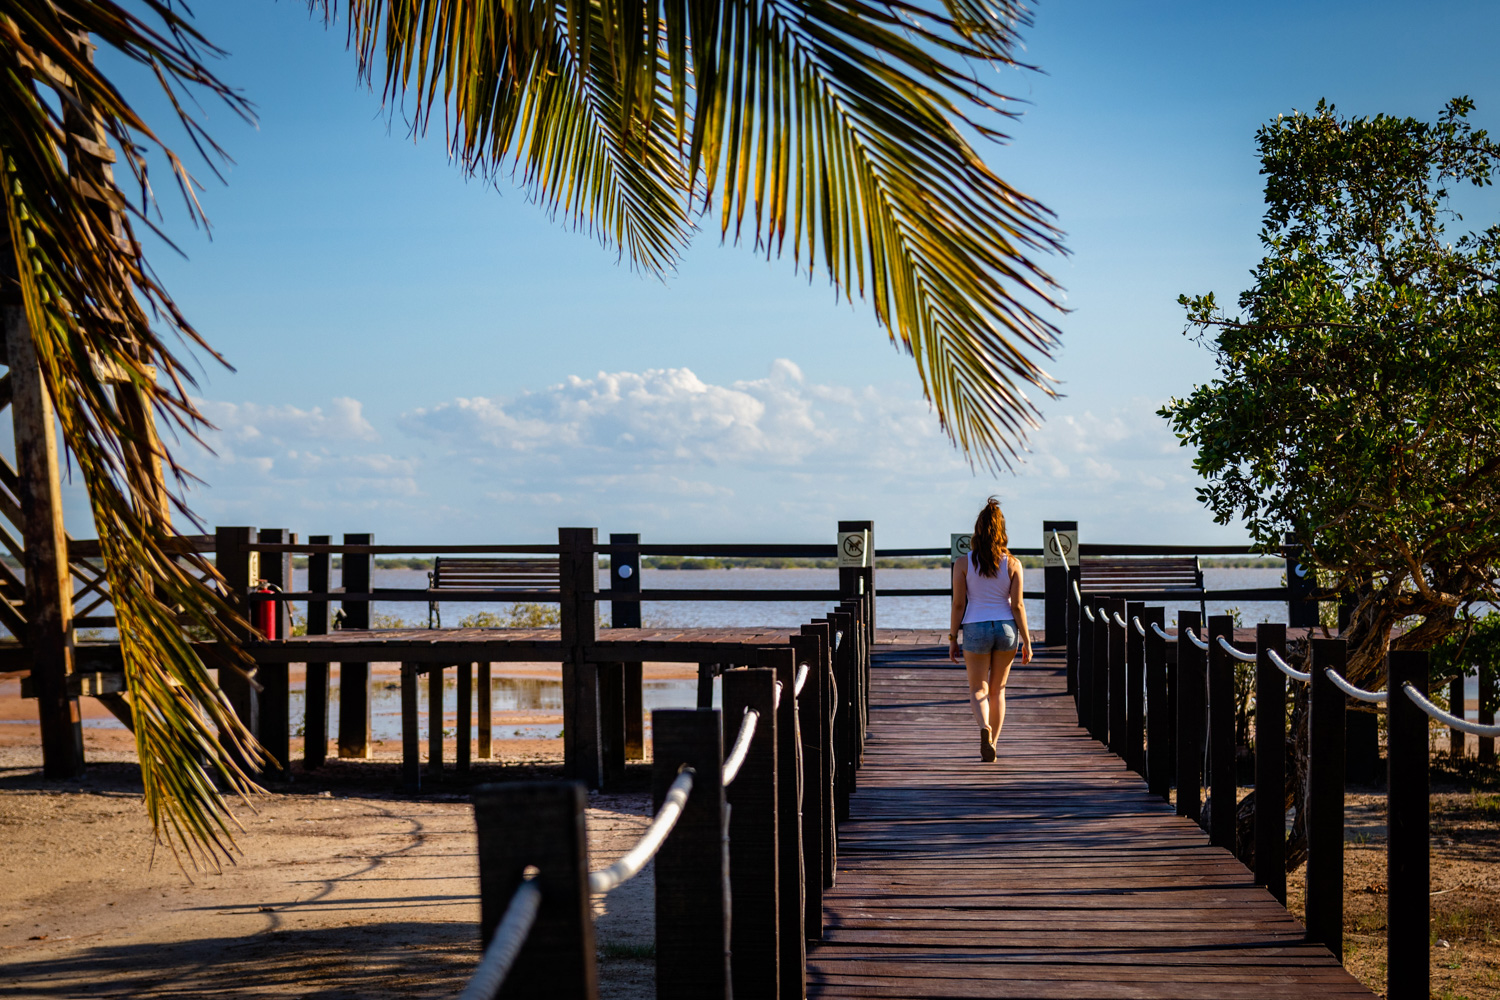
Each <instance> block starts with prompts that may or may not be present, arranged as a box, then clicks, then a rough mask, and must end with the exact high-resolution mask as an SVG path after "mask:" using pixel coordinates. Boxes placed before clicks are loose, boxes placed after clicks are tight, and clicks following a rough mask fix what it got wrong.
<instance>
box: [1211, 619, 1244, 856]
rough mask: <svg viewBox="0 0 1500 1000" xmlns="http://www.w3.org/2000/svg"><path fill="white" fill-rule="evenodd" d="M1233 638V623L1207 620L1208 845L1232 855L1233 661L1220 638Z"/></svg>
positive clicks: (1235, 804)
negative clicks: (1209, 817)
mask: <svg viewBox="0 0 1500 1000" xmlns="http://www.w3.org/2000/svg"><path fill="white" fill-rule="evenodd" d="M1220 636H1222V637H1223V638H1225V639H1233V638H1234V619H1233V618H1232V617H1231V616H1229V615H1213V616H1211V617H1210V618H1209V619H1208V677H1207V680H1208V787H1209V803H1210V816H1211V819H1210V825H1209V831H1208V842H1209V843H1210V844H1213V845H1214V846H1215V847H1223V848H1225V849H1226V850H1228V851H1229V852H1230V853H1231V854H1238V851H1237V850H1236V849H1235V829H1236V827H1235V818H1236V816H1237V814H1238V811H1239V782H1238V781H1237V780H1236V779H1237V777H1238V775H1236V773H1235V763H1234V664H1235V660H1234V657H1232V656H1230V655H1229V653H1228V651H1226V650H1225V649H1224V647H1223V646H1221V645H1219V638H1220Z"/></svg>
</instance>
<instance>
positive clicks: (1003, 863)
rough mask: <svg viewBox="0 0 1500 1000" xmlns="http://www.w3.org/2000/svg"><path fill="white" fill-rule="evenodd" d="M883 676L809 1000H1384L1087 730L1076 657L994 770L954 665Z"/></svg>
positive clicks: (1030, 697)
mask: <svg viewBox="0 0 1500 1000" xmlns="http://www.w3.org/2000/svg"><path fill="white" fill-rule="evenodd" d="M872 674H873V681H872V685H871V687H872V691H871V706H870V742H869V745H868V747H867V750H866V756H865V766H864V767H863V769H861V770H860V772H859V787H858V790H857V791H856V793H855V794H854V796H853V799H852V816H851V820H850V821H849V822H846V823H844V824H841V826H840V828H839V854H838V884H837V885H836V886H835V887H834V888H833V889H831V890H829V891H828V892H827V893H826V894H825V895H824V903H825V906H826V914H827V932H826V935H825V940H824V941H823V942H822V943H821V944H818V945H816V946H814V947H813V948H811V950H810V954H809V956H808V978H809V983H810V987H809V995H810V996H813V997H828V998H833V997H841V998H842V997H849V998H854V997H860V998H865V997H911V998H919V997H920V998H927V997H954V998H958V997H1079V998H1085V1000H1104V998H1114V997H1174V998H1188V997H1205V998H1213V1000H1231V998H1241V997H1243V998H1247V1000H1250V998H1254V1000H1262V998H1272V997H1274V998H1277V1000H1282V998H1294V997H1335V996H1363V997H1370V996H1373V994H1372V993H1371V992H1370V991H1369V990H1367V989H1365V988H1364V987H1363V986H1361V985H1360V984H1359V983H1358V982H1357V981H1356V980H1355V979H1354V978H1353V977H1352V976H1350V975H1349V974H1348V973H1346V972H1345V971H1344V970H1343V968H1341V967H1340V966H1339V965H1338V963H1337V962H1335V961H1334V959H1333V957H1332V956H1331V955H1330V954H1329V953H1328V951H1327V950H1326V949H1324V948H1322V947H1321V946H1314V945H1309V944H1307V943H1305V942H1304V941H1303V935H1304V930H1303V927H1302V924H1301V923H1300V922H1299V921H1298V920H1296V919H1295V918H1294V917H1293V916H1292V915H1291V914H1289V913H1288V912H1287V911H1286V910H1285V909H1283V908H1282V907H1281V906H1280V905H1279V904H1278V903H1277V902H1276V901H1275V900H1274V899H1273V898H1272V897H1271V895H1270V894H1269V893H1268V892H1266V891H1265V890H1264V889H1261V888H1258V887H1257V886H1255V885H1254V884H1253V883H1252V880H1251V876H1250V873H1249V872H1248V871H1247V870H1246V869H1245V868H1244V866H1243V865H1241V864H1240V863H1239V862H1238V861H1236V860H1235V859H1234V858H1233V857H1232V856H1231V855H1230V854H1229V853H1228V852H1227V851H1224V850H1222V849H1220V848H1214V847H1209V846H1208V838H1207V836H1206V835H1205V834H1203V833H1202V832H1201V831H1200V830H1199V829H1198V827H1197V826H1195V825H1193V824H1192V823H1190V822H1188V821H1187V820H1185V819H1182V818H1180V817H1178V816H1176V815H1175V814H1174V813H1173V811H1172V809H1171V807H1170V806H1168V805H1166V804H1165V803H1163V802H1162V801H1161V800H1160V799H1157V798H1154V797H1152V796H1150V795H1148V794H1147V792H1146V786H1145V783H1144V782H1143V781H1141V780H1140V779H1139V778H1138V777H1137V776H1136V775H1134V774H1133V773H1131V772H1129V771H1127V770H1126V769H1125V767H1124V764H1123V763H1122V762H1121V761H1120V759H1119V758H1118V757H1115V756H1114V755H1113V754H1111V753H1109V752H1108V751H1107V750H1106V749H1104V747H1102V746H1101V745H1100V744H1099V743H1097V742H1096V741H1094V740H1092V739H1090V738H1089V737H1088V736H1087V735H1086V734H1084V732H1083V731H1082V730H1080V729H1079V728H1078V727H1077V726H1076V724H1075V715H1074V709H1073V703H1072V699H1071V698H1069V697H1068V695H1067V693H1066V690H1065V678H1064V671H1063V665H1062V658H1061V651H1052V650H1048V651H1043V652H1040V653H1039V655H1038V657H1037V659H1036V661H1035V662H1034V663H1033V664H1032V665H1031V666H1030V667H1026V668H1021V667H1017V668H1016V669H1015V670H1014V671H1013V672H1012V674H1011V682H1010V685H1009V715H1008V717H1007V720H1006V726H1005V733H1004V735H1003V736H1002V738H1001V741H1000V744H999V749H1000V760H999V762H998V763H997V764H984V763H981V762H980V760H979V752H978V751H979V747H978V742H979V741H978V733H977V730H976V728H975V726H974V723H973V721H972V716H971V715H970V710H969V707H968V704H967V698H968V691H967V688H966V686H965V684H964V675H963V671H962V669H961V668H959V667H957V666H955V665H953V664H950V663H949V662H948V660H947V656H946V653H945V651H944V652H942V653H940V651H939V650H936V649H931V648H929V649H925V650H923V649H918V648H915V647H913V646H906V647H905V648H901V647H894V648H893V647H891V646H877V647H876V654H875V664H874V667H873V669H872Z"/></svg>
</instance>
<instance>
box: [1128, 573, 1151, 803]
mask: <svg viewBox="0 0 1500 1000" xmlns="http://www.w3.org/2000/svg"><path fill="white" fill-rule="evenodd" d="M1145 612H1146V604H1145V602H1144V601H1130V602H1127V603H1126V605H1125V755H1124V756H1125V766H1126V767H1128V768H1130V769H1131V770H1132V771H1134V772H1135V773H1136V774H1139V775H1140V776H1141V777H1145V776H1146V639H1145V637H1144V636H1142V635H1141V634H1140V633H1139V632H1137V631H1136V630H1135V623H1136V622H1137V621H1139V622H1141V624H1143V625H1144V624H1145V619H1143V618H1141V615H1143V614H1145Z"/></svg>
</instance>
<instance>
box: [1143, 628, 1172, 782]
mask: <svg viewBox="0 0 1500 1000" xmlns="http://www.w3.org/2000/svg"><path fill="white" fill-rule="evenodd" d="M1166 621H1167V609H1166V608H1143V609H1142V610H1141V623H1142V624H1143V625H1145V626H1146V637H1145V639H1144V640H1142V644H1143V646H1144V651H1145V658H1146V728H1147V730H1148V732H1147V735H1146V787H1147V788H1148V789H1149V790H1150V791H1151V794H1152V795H1160V796H1161V798H1162V801H1164V802H1166V801H1170V800H1171V797H1172V743H1171V732H1172V727H1173V726H1174V725H1175V724H1176V720H1175V719H1173V718H1172V714H1171V710H1170V708H1169V705H1170V702H1169V701H1168V699H1167V642H1166V640H1165V639H1163V638H1162V637H1161V636H1159V635H1157V634H1156V632H1155V631H1154V630H1153V629H1152V628H1151V626H1152V625H1156V626H1160V627H1163V628H1165V627H1166Z"/></svg>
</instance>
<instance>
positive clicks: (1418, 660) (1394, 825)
mask: <svg viewBox="0 0 1500 1000" xmlns="http://www.w3.org/2000/svg"><path fill="white" fill-rule="evenodd" d="M1386 678H1387V679H1386V691H1387V692H1388V694H1387V696H1386V710H1387V711H1388V712H1389V713H1390V714H1389V716H1388V719H1387V737H1388V739H1389V745H1388V747H1387V753H1386V756H1387V768H1388V771H1387V782H1388V786H1387V787H1388V792H1387V795H1388V798H1387V800H1386V808H1387V822H1388V823H1389V827H1388V829H1389V835H1388V836H1387V838H1386V883H1387V896H1386V976H1387V979H1386V993H1387V995H1388V996H1391V997H1426V996H1429V995H1430V993H1429V991H1430V988H1431V982H1430V980H1431V971H1430V970H1431V965H1430V955H1429V948H1430V944H1429V941H1430V938H1429V934H1430V932H1431V907H1432V902H1431V895H1430V887H1429V884H1428V883H1429V880H1430V879H1431V877H1432V873H1431V871H1430V866H1431V860H1430V858H1429V856H1428V851H1429V847H1428V819H1429V817H1428V808H1429V806H1428V792H1429V788H1428V761H1427V714H1426V713H1425V712H1423V711H1422V710H1421V709H1420V708H1419V707H1417V705H1416V704H1415V703H1414V702H1412V700H1411V699H1410V698H1408V697H1407V696H1406V694H1405V692H1404V690H1403V688H1404V687H1405V686H1406V685H1407V684H1410V685H1411V686H1412V687H1414V688H1416V689H1417V691H1418V692H1419V693H1421V694H1423V695H1425V694H1427V654H1426V653H1423V652H1412V651H1401V650H1393V651H1392V652H1391V653H1390V654H1389V655H1388V656H1387V658H1386ZM1455 714H1457V713H1455Z"/></svg>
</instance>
